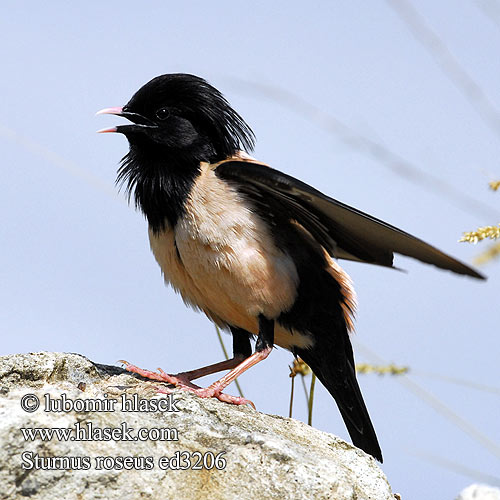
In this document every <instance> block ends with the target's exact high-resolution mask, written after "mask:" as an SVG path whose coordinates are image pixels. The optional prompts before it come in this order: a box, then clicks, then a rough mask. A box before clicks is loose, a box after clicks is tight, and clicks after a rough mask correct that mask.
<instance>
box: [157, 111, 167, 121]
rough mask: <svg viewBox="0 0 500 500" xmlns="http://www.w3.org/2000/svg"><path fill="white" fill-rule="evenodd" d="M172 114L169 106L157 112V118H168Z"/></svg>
mask: <svg viewBox="0 0 500 500" xmlns="http://www.w3.org/2000/svg"><path fill="white" fill-rule="evenodd" d="M169 116H170V110H169V109H168V108H160V109H159V110H158V111H157V112H156V118H158V120H166V119H167V118H168V117H169Z"/></svg>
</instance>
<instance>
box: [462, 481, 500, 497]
mask: <svg viewBox="0 0 500 500" xmlns="http://www.w3.org/2000/svg"><path fill="white" fill-rule="evenodd" d="M457 500H500V489H499V488H495V487H493V486H487V485H485V484H471V485H470V486H467V488H465V489H464V490H462V491H461V492H460V495H458V497H457Z"/></svg>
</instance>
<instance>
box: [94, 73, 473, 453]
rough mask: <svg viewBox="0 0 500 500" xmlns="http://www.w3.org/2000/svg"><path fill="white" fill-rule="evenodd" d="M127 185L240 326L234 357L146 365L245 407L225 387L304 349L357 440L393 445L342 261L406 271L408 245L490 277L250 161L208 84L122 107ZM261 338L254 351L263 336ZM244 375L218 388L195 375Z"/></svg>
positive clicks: (187, 268)
mask: <svg viewBox="0 0 500 500" xmlns="http://www.w3.org/2000/svg"><path fill="white" fill-rule="evenodd" d="M100 113H112V114H117V115H120V116H123V117H125V118H128V119H129V120H130V121H131V122H132V123H131V124H129V125H120V126H117V127H113V128H111V129H105V130H103V132H119V133H123V134H125V136H126V137H127V139H128V141H129V143H130V151H129V153H128V154H127V155H126V156H125V158H124V159H123V161H122V166H121V167H120V170H119V173H118V180H119V181H121V182H125V183H126V185H127V187H128V190H129V192H131V193H132V194H133V195H134V197H135V202H136V204H137V206H138V207H139V208H140V209H141V210H142V212H143V213H144V214H145V216H146V218H147V220H148V223H149V229H150V231H149V237H150V243H151V248H152V250H153V253H154V255H155V258H156V260H157V261H158V263H159V265H160V267H161V269H162V271H163V275H164V278H165V281H166V282H167V283H169V284H170V285H172V287H173V288H174V289H175V290H176V291H177V292H179V293H180V294H181V295H182V297H183V299H184V301H185V302H186V303H187V304H189V305H191V306H193V307H194V308H196V309H198V310H201V311H203V312H204V313H205V314H206V315H207V316H208V317H209V318H210V319H211V320H212V321H213V322H215V323H216V324H217V325H219V326H220V327H222V328H226V329H228V330H230V331H231V333H232V336H233V358H232V359H230V360H227V361H222V362H220V363H216V364H214V365H210V366H208V367H205V368H201V369H199V370H193V371H190V372H185V373H183V374H180V375H176V376H171V375H167V374H165V373H163V372H162V374H161V375H158V374H153V373H151V372H147V371H145V370H141V369H140V368H137V367H134V366H133V365H129V364H127V369H129V370H130V371H134V372H136V373H140V374H142V375H146V376H150V377H153V378H155V379H156V380H158V377H160V378H162V379H163V380H165V381H166V382H168V383H173V384H175V385H177V386H180V387H183V388H184V389H186V390H190V391H193V392H195V393H196V394H198V395H200V396H203V397H211V396H215V397H217V398H219V399H220V400H222V401H226V402H232V403H237V404H240V403H246V402H248V401H246V400H243V399H241V398H235V397H233V396H229V395H227V394H225V393H223V392H222V391H223V390H224V389H225V387H227V385H228V384H229V383H230V382H232V381H233V380H234V379H235V378H236V377H238V376H239V375H240V374H241V373H243V372H244V371H245V370H247V369H248V368H249V367H251V366H252V365H254V364H255V363H257V362H259V361H260V360H262V359H264V358H266V357H267V356H268V354H269V353H270V352H271V349H272V347H273V345H274V344H276V345H279V346H281V347H283V348H286V349H288V350H290V351H291V352H292V353H293V354H294V355H295V356H300V358H302V359H303V360H304V361H305V362H306V363H307V364H308V365H309V366H310V367H311V368H312V370H313V371H314V373H315V374H316V375H317V376H318V378H319V380H320V381H321V382H322V383H323V385H324V386H325V387H326V389H327V390H328V391H329V392H330V394H331V395H332V396H333V397H334V399H335V401H336V403H337V405H338V407H339V410H340V413H341V414H342V417H343V419H344V422H345V424H346V427H347V429H348V431H349V434H350V436H351V438H352V440H353V442H354V444H355V445H357V446H358V447H360V448H362V449H363V450H365V451H366V452H367V453H370V454H371V455H373V456H374V457H375V458H377V459H379V460H382V453H381V451H380V447H379V445H378V441H377V437H376V435H375V431H374V429H373V426H372V423H371V421H370V417H369V415H368V411H367V409H366V407H365V404H364V402H363V398H362V395H361V391H360V389H359V386H358V383H357V381H356V376H355V368H354V358H353V353H352V347H351V343H350V339H349V332H350V331H351V330H352V328H353V322H352V321H353V314H354V309H355V296H354V291H353V289H352V286H351V282H350V279H349V277H348V276H347V274H346V273H345V272H344V271H343V270H342V269H341V268H340V266H339V265H338V264H337V262H336V259H349V260H354V261H358V262H366V263H371V264H376V265H380V266H385V267H394V266H393V258H394V253H400V254H403V255H407V256H410V257H413V258H416V259H419V260H421V261H423V262H426V263H428V264H432V265H435V266H437V267H440V268H442V269H447V270H450V271H453V272H455V273H459V274H464V275H468V276H472V277H474V278H480V279H483V276H481V275H480V274H479V273H478V272H477V271H475V270H474V269H471V268H470V267H469V266H467V265H466V264H463V263H462V262H460V261H458V260H456V259H454V258H453V257H450V256H449V255H446V254H444V253H443V252H441V251H440V250H438V249H436V248H434V247H432V246H431V245H428V244H427V243H424V242H423V241H422V240H420V239H418V238H415V237H414V236H411V235H410V234H408V233H405V232H404V231H401V230H400V229H397V228H395V227H394V226H391V225H389V224H387V223H385V222H383V221H381V220H378V219H376V218H374V217H372V216H370V215H368V214H365V213H363V212H360V211H359V210H356V209H355V208H352V207H349V206H348V205H345V204H343V203H341V202H339V201H336V200H334V199H333V198H330V197H328V196H326V195H324V194H323V193H321V192H320V191H318V190H316V189H314V188H312V187H311V186H308V185H307V184H305V183H303V182H301V181H299V180H297V179H295V178H293V177H291V176H289V175H286V174H284V173H282V172H280V171H278V170H274V169H272V168H270V167H268V166H267V165H265V164H263V163H260V162H259V161H257V160H255V159H253V158H251V157H249V156H248V155H247V154H246V153H244V152H242V151H241V150H242V149H243V150H245V151H246V152H248V151H249V150H251V149H252V146H253V134H252V131H251V130H250V128H249V127H248V125H247V124H246V123H245V122H244V121H243V119H242V118H241V117H240V115H238V113H236V112H235V111H234V110H233V109H232V108H231V107H230V105H229V103H228V102H227V101H226V99H225V98H224V97H223V96H222V94H221V93H220V92H219V91H218V90H217V89H215V88H214V87H212V86H211V85H209V84H208V83H207V82H206V81H205V80H203V79H201V78H199V77H196V76H193V75H185V74H172V75H163V76H159V77H157V78H154V79H153V80H151V81H150V82H149V83H147V84H146V85H144V86H143V87H142V88H141V89H140V90H139V91H138V92H136V93H135V94H134V96H133V97H132V98H131V99H130V101H129V102H128V103H127V104H126V105H125V106H124V107H123V108H106V109H104V110H102V111H101V112H100ZM255 336H256V337H257V341H256V344H255V352H254V353H253V354H252V349H251V344H250V338H252V337H255ZM227 369H229V370H231V371H230V372H229V373H227V374H226V375H224V376H223V377H222V378H221V379H220V380H218V381H217V382H214V383H213V384H212V385H211V386H209V387H208V388H206V389H202V388H200V387H198V386H195V385H194V384H193V383H192V380H194V379H196V378H198V377H201V376H204V375H207V374H211V373H216V372H218V371H221V370H227Z"/></svg>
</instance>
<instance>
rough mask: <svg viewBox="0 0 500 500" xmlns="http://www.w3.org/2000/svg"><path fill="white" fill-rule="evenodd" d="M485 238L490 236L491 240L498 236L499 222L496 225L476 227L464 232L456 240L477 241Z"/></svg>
mask: <svg viewBox="0 0 500 500" xmlns="http://www.w3.org/2000/svg"><path fill="white" fill-rule="evenodd" d="M486 238H490V239H492V240H496V239H497V238H500V224H498V226H484V227H480V228H478V229H476V231H471V232H469V233H464V235H463V236H462V238H460V239H459V240H458V241H467V242H468V243H477V242H478V241H481V240H484V239H486Z"/></svg>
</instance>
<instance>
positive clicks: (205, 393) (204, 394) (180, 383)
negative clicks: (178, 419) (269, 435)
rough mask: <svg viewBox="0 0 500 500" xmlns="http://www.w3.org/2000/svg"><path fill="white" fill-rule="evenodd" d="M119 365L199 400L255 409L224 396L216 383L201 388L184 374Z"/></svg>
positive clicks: (239, 399) (245, 401) (164, 389)
mask: <svg viewBox="0 0 500 500" xmlns="http://www.w3.org/2000/svg"><path fill="white" fill-rule="evenodd" d="M120 363H123V364H124V365H125V370H127V371H128V372H131V373H137V375H140V376H141V377H144V378H148V379H150V380H155V381H157V382H166V383H167V384H169V385H173V386H175V387H177V388H178V389H182V390H184V391H189V392H192V393H194V394H196V395H197V396H199V397H200V398H216V399H218V400H219V401H222V402H224V403H229V404H233V405H247V404H248V405H250V406H252V407H253V409H255V405H254V404H253V402H252V401H250V400H249V399H245V398H242V397H239V396H231V395H230V394H225V393H223V392H222V387H220V384H218V383H217V382H214V383H213V384H212V385H210V386H209V387H206V388H203V387H200V386H198V385H196V384H193V383H192V382H191V380H190V379H189V377H188V376H187V375H186V374H185V373H178V374H176V375H170V374H168V373H165V372H164V371H163V370H162V369H161V368H158V372H152V371H150V370H144V369H143V368H139V367H138V366H135V365H132V364H130V363H129V362H127V361H124V360H120ZM156 389H157V391H158V392H159V393H161V394H170V393H171V392H172V390H171V389H169V388H167V387H157V388H156Z"/></svg>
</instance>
